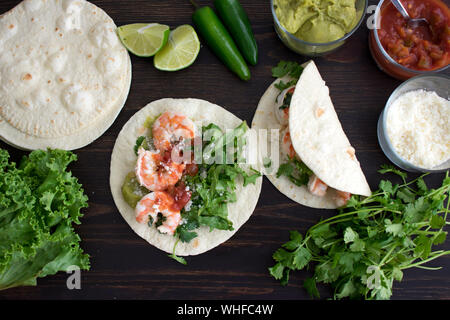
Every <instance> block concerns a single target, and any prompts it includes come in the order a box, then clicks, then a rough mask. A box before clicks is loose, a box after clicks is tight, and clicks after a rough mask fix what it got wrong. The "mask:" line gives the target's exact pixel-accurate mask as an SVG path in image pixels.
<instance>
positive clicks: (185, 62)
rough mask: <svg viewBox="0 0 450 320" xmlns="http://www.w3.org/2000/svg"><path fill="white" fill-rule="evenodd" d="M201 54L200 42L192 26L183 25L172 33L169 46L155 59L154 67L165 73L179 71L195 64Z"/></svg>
mask: <svg viewBox="0 0 450 320" xmlns="http://www.w3.org/2000/svg"><path fill="white" fill-rule="evenodd" d="M199 52H200V41H199V40H198V36H197V33H196V32H195V30H194V28H192V27H191V26H190V25H187V24H186V25H182V26H179V27H178V28H176V29H175V30H173V31H172V32H171V33H170V36H169V41H168V42H167V45H166V46H165V47H164V48H163V49H162V50H161V51H159V52H158V53H157V54H156V55H155V58H154V65H155V67H156V68H157V69H159V70H163V71H177V70H181V69H184V68H187V67H189V66H190V65H191V64H192V63H194V61H195V59H196V58H197V56H198V53H199Z"/></svg>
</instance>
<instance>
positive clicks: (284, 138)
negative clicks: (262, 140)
mask: <svg viewBox="0 0 450 320" xmlns="http://www.w3.org/2000/svg"><path fill="white" fill-rule="evenodd" d="M281 152H282V154H285V155H287V156H288V157H289V158H293V157H298V156H297V153H296V152H295V150H294V146H293V145H292V140H291V135H290V133H289V128H286V129H284V130H283V131H282V132H281Z"/></svg>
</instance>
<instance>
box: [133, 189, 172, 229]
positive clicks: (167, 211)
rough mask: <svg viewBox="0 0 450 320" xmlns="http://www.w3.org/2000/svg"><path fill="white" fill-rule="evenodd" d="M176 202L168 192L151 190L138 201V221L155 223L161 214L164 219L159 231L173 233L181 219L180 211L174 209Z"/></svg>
mask: <svg viewBox="0 0 450 320" xmlns="http://www.w3.org/2000/svg"><path fill="white" fill-rule="evenodd" d="M174 204H175V200H174V199H173V198H172V197H171V196H170V195H169V194H168V193H167V192H164V191H156V192H151V193H149V194H148V195H146V196H144V197H143V198H142V199H141V200H140V201H139V202H138V203H137V205H136V209H135V211H136V221H137V222H139V223H146V224H148V223H149V222H150V224H152V225H153V224H155V223H156V222H158V214H161V215H162V216H163V219H162V220H163V221H162V223H161V225H160V226H159V227H158V230H159V232H161V233H167V234H170V235H173V234H174V232H175V230H176V229H177V227H178V225H179V224H180V221H181V214H180V211H177V210H174V208H173V206H174ZM150 218H151V219H150Z"/></svg>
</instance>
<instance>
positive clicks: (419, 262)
mask: <svg viewBox="0 0 450 320" xmlns="http://www.w3.org/2000/svg"><path fill="white" fill-rule="evenodd" d="M379 172H380V173H388V172H390V173H394V174H397V175H399V176H400V177H401V180H402V182H401V183H400V184H393V183H392V182H391V181H389V180H382V181H381V182H380V184H379V190H377V191H375V192H374V193H373V194H372V195H371V196H370V197H367V198H363V197H360V196H352V198H351V199H350V200H349V202H348V204H347V206H346V207H345V208H343V209H340V210H339V214H337V215H336V216H334V217H331V218H329V219H325V220H322V221H320V222H319V223H317V224H316V225H314V226H313V227H311V228H310V229H309V230H308V231H307V232H306V234H305V236H302V235H301V234H300V233H299V232H297V231H291V233H290V241H288V242H287V243H285V244H283V246H282V248H280V249H278V250H277V251H276V252H275V253H274V254H273V258H274V260H275V261H276V264H275V265H274V266H273V267H271V268H269V271H270V274H271V275H272V276H273V277H274V278H275V279H278V280H280V281H281V283H282V284H283V285H286V284H287V283H288V281H289V274H290V272H291V271H293V270H302V269H304V268H306V267H308V268H313V269H314V275H313V276H312V277H311V278H308V279H306V280H305V282H304V287H305V289H306V290H307V291H308V292H309V294H310V295H311V296H312V297H319V292H318V290H317V287H316V284H317V283H326V284H329V285H330V286H331V287H332V288H333V289H334V294H333V298H334V299H341V298H346V297H349V298H364V299H389V298H390V297H391V295H392V288H393V283H394V280H397V281H401V280H402V278H403V271H404V270H406V269H409V268H423V269H427V270H436V269H439V268H432V267H427V266H424V264H426V263H428V262H430V261H432V260H434V259H436V258H438V257H441V256H443V255H447V254H450V251H443V250H434V249H433V246H434V245H439V244H442V243H443V242H445V239H446V237H447V232H446V231H444V227H445V225H448V224H449V222H448V221H447V215H448V213H449V201H448V196H449V191H450V177H449V173H448V172H447V174H446V177H445V179H444V180H443V182H442V186H441V187H439V188H437V189H429V188H428V187H427V185H426V183H425V180H424V177H425V176H426V174H424V175H421V176H420V177H418V178H417V179H414V180H412V181H409V182H407V180H406V179H407V175H406V173H404V172H401V171H399V170H397V169H395V168H393V167H390V166H383V167H382V170H380V171H379Z"/></svg>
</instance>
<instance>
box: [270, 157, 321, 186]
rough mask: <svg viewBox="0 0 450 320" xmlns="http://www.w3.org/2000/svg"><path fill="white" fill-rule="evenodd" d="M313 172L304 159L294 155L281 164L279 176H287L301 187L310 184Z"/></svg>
mask: <svg viewBox="0 0 450 320" xmlns="http://www.w3.org/2000/svg"><path fill="white" fill-rule="evenodd" d="M312 174H313V172H312V171H311V170H310V169H309V168H308V167H307V166H306V165H305V164H304V163H303V162H302V161H300V160H298V159H297V158H295V157H294V158H289V159H288V161H287V162H286V163H283V164H281V165H280V167H279V168H278V171H277V178H279V177H281V176H286V177H287V178H288V179H289V180H290V181H291V182H292V183H294V184H295V185H297V186H299V187H300V186H304V185H307V184H308V181H309V177H310V176H311V175H312Z"/></svg>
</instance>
